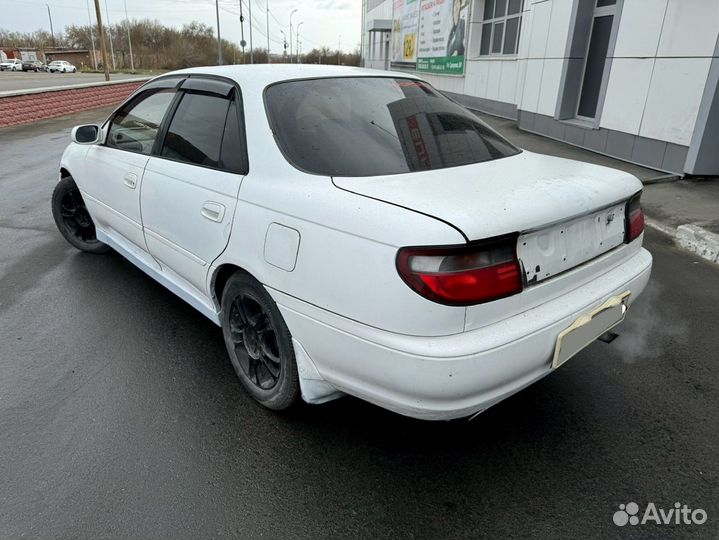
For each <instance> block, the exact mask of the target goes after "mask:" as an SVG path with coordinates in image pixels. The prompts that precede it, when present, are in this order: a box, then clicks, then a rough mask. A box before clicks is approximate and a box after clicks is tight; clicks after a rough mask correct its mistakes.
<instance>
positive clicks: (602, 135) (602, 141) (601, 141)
mask: <svg viewBox="0 0 719 540" xmlns="http://www.w3.org/2000/svg"><path fill="white" fill-rule="evenodd" d="M580 129H581V128H580ZM584 146H585V147H586V148H589V149H590V150H594V151H595V152H602V153H604V152H606V150H607V130H606V129H588V130H587V131H586V133H584Z"/></svg>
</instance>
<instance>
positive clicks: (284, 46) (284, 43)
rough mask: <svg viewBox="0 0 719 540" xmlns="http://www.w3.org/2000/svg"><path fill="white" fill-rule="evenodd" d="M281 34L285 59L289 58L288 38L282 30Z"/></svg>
mask: <svg viewBox="0 0 719 540" xmlns="http://www.w3.org/2000/svg"><path fill="white" fill-rule="evenodd" d="M280 34H282V46H283V49H282V56H283V57H285V56H287V36H286V35H285V31H284V30H280Z"/></svg>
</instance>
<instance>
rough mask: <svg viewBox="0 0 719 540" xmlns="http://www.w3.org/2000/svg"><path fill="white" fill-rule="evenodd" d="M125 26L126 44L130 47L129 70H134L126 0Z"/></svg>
mask: <svg viewBox="0 0 719 540" xmlns="http://www.w3.org/2000/svg"><path fill="white" fill-rule="evenodd" d="M125 26H127V46H128V47H129V48H130V71H133V72H134V71H135V58H134V57H133V56H132V38H131V37H130V19H129V18H128V16H127V0H125Z"/></svg>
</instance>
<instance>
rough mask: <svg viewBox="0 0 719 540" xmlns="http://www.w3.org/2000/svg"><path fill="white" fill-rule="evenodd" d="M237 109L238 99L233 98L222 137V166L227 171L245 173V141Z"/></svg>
mask: <svg viewBox="0 0 719 540" xmlns="http://www.w3.org/2000/svg"><path fill="white" fill-rule="evenodd" d="M237 109H238V106H237V101H236V100H232V102H231V103H230V109H229V111H227V121H226V122H225V133H224V135H223V137H222V150H221V153H220V167H221V168H222V169H224V170H226V171H231V172H236V173H243V172H244V168H245V164H244V153H243V152H242V148H243V142H242V134H241V131H240V123H239V115H238V110H237Z"/></svg>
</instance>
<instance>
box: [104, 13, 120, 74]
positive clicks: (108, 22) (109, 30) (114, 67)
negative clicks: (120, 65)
mask: <svg viewBox="0 0 719 540" xmlns="http://www.w3.org/2000/svg"><path fill="white" fill-rule="evenodd" d="M105 19H107V37H108V38H109V39H110V56H111V57H112V69H113V70H114V69H117V67H116V66H115V47H113V45H112V25H111V24H110V11H109V10H108V9H107V0H105Z"/></svg>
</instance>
